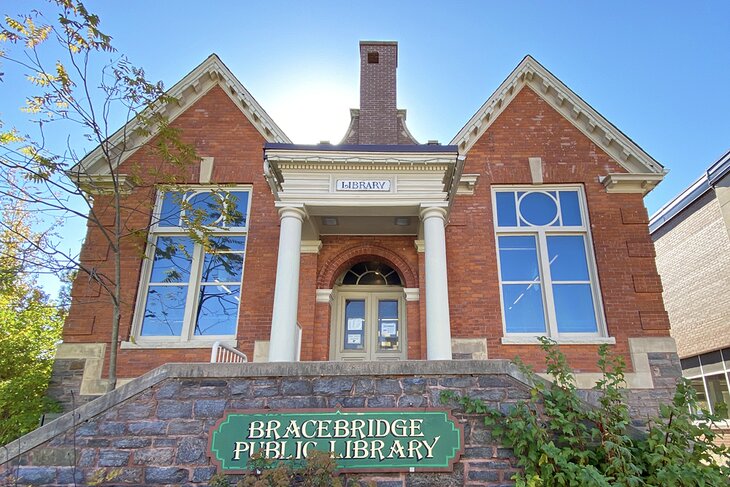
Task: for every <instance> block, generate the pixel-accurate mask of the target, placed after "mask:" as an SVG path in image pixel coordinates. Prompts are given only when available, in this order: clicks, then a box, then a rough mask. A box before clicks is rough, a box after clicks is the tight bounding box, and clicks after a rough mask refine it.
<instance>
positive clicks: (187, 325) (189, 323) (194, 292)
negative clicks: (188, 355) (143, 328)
mask: <svg viewBox="0 0 730 487" xmlns="http://www.w3.org/2000/svg"><path fill="white" fill-rule="evenodd" d="M204 250H205V249H203V246H202V245H201V244H199V243H195V244H194V247H193V262H192V263H191V265H190V281H189V282H188V295H187V300H186V306H185V317H184V318H183V329H182V332H181V333H180V338H181V339H182V340H190V339H191V338H192V337H193V333H194V330H195V310H196V309H197V308H198V299H199V297H200V279H201V273H202V269H203V258H204Z"/></svg>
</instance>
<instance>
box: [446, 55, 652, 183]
mask: <svg viewBox="0 0 730 487" xmlns="http://www.w3.org/2000/svg"><path fill="white" fill-rule="evenodd" d="M525 86H527V87H529V88H530V89H532V91H534V92H535V93H537V95H538V96H540V97H541V98H542V99H543V100H545V101H546V102H547V103H548V104H550V106H552V107H553V108H554V109H555V110H557V111H558V113H560V114H561V115H563V117H565V119H566V120H568V121H570V122H571V123H572V124H573V125H575V127H576V128H578V130H580V131H581V132H583V133H584V134H585V135H586V136H587V137H588V138H589V139H591V140H592V141H593V142H594V143H595V144H596V145H597V146H599V147H600V148H601V149H603V150H604V151H605V152H606V153H607V154H608V155H609V156H611V157H612V158H613V159H614V160H615V161H616V162H618V163H619V164H620V165H621V166H622V167H623V168H624V169H626V170H627V171H628V172H629V173H633V174H646V173H653V174H662V175H663V174H665V173H666V171H665V170H664V168H663V167H662V165H661V164H659V163H658V162H657V161H655V160H654V159H653V158H652V157H651V156H650V155H649V154H647V153H646V152H644V150H643V149H642V148H641V147H639V146H638V145H636V144H635V143H634V142H633V141H632V140H631V139H629V138H628V137H627V136H626V135H624V134H623V133H622V132H621V131H620V130H619V129H617V128H616V127H615V126H614V125H613V124H611V122H609V121H608V120H606V119H605V118H604V117H603V116H602V115H601V114H600V113H598V112H597V111H596V110H594V109H593V108H592V107H591V106H590V105H588V104H587V103H586V102H585V101H583V100H582V99H581V98H580V97H579V96H578V95H576V94H575V93H574V92H573V91H572V90H571V89H570V88H568V87H567V86H565V85H564V84H563V82H562V81H560V80H559V79H558V78H556V77H555V76H554V75H553V74H552V73H550V71H548V70H547V69H545V68H544V67H543V66H542V65H541V64H540V63H538V62H537V61H536V60H535V59H533V58H532V57H531V56H526V57H525V59H523V60H522V62H521V63H520V64H519V65H518V66H517V68H515V70H514V71H512V73H511V74H510V75H509V76H508V77H507V79H506V80H505V81H504V82H503V83H502V84H501V85H500V86H499V88H497V90H496V91H495V92H494V93H493V94H492V96H490V97H489V99H488V100H487V101H486V102H485V103H484V105H482V106H481V108H480V109H479V110H478V111H477V112H476V113H475V114H474V116H473V117H472V118H471V119H470V120H469V121H468V122H467V123H466V125H464V127H463V128H462V129H461V130H460V131H459V133H458V134H456V137H454V139H453V140H452V141H451V144H453V145H457V146H458V147H459V152H460V153H462V154H466V153H468V152H469V150H470V149H471V148H472V146H473V145H474V144H475V143H476V141H477V140H479V138H480V137H481V136H482V134H484V132H485V131H486V130H487V129H488V128H489V127H490V125H491V124H492V122H494V120H496V119H497V117H498V116H499V115H500V114H501V113H502V111H504V109H505V108H506V107H507V105H509V104H510V102H511V101H512V100H513V99H514V98H515V97H516V96H517V94H518V93H519V92H520V91H521V90H522V89H523V88H524V87H525Z"/></svg>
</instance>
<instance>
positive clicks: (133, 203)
mask: <svg viewBox="0 0 730 487" xmlns="http://www.w3.org/2000/svg"><path fill="white" fill-rule="evenodd" d="M172 125H173V126H174V127H176V128H178V129H181V130H182V134H183V140H184V141H185V142H188V143H191V144H192V145H194V147H195V149H196V151H197V153H198V155H199V156H201V157H213V158H214V166H213V174H212V180H211V181H212V183H228V184H236V183H237V184H247V185H251V186H252V187H253V193H252V202H251V214H250V217H249V221H250V232H249V237H248V240H247V249H246V251H247V259H246V262H245V265H244V276H245V277H244V279H243V288H242V291H241V294H242V296H245V299H243V300H242V305H241V311H240V315H239V326H238V339H239V343H241V348H242V349H243V351H244V352H245V353H247V354H248V355H249V356H252V355H253V344H254V341H255V340H268V339H269V333H270V328H271V310H272V304H273V289H274V281H275V276H276V258H277V251H278V242H279V229H278V223H279V218H278V215H277V212H276V209H275V208H274V200H273V196H272V194H271V191H270V189H269V187H268V185H267V184H266V182H265V180H264V178H263V177H262V176H261V171H262V169H261V164H262V162H261V161H262V159H261V158H262V151H263V144H264V139H263V137H262V136H261V135H260V134H259V132H258V131H257V130H256V129H255V128H254V127H253V125H251V123H250V122H249V121H248V119H247V118H246V117H245V116H244V114H243V113H242V112H241V111H240V109H239V108H238V107H237V106H236V105H235V104H234V103H233V102H232V101H231V99H230V98H229V97H228V96H227V95H226V94H225V92H224V91H223V90H222V89H220V88H219V87H216V88H213V89H212V90H211V91H210V92H209V93H207V94H206V95H204V96H203V97H202V98H201V99H200V100H198V101H197V102H196V103H195V104H194V105H193V106H191V107H190V108H189V109H188V110H186V111H185V112H184V113H183V114H182V115H181V116H180V117H178V118H177V119H176V120H175V121H174V122H173V124H172ZM153 144H154V141H153V142H151V144H150V146H152V145H153ZM158 170H162V171H163V173H164V172H168V173H169V172H170V171H169V169H168V168H164V167H160V163H159V159H158V158H156V157H155V156H154V154H152V153H151V152H150V151H148V150H146V149H145V148H143V149H141V150H139V151H138V152H137V153H135V154H134V155H133V156H132V157H130V159H128V160H127V161H125V163H124V165H123V167H122V170H121V172H122V173H124V172H129V173H136V174H139V175H140V176H143V179H144V185H143V186H139V187H137V188H136V189H135V190H134V191H133V193H132V194H131V195H129V196H127V197H126V198H125V204H126V205H127V206H128V207H129V209H128V210H126V211H125V214H124V215H123V218H122V220H123V221H124V222H125V224H126V227H127V229H128V230H130V231H135V230H139V229H145V228H147V227H148V226H149V222H150V210H151V208H152V206H153V204H154V197H155V189H156V188H155V183H156V182H157V181H159V180H163V181H164V178H163V177H162V176H157V177H158V178H159V179H157V180H156V179H155V177H152V176H151V175H153V174H155V171H158ZM198 174H199V168H198V166H197V164H194V165H191V166H188V167H184V168H182V169H181V170H179V171H177V179H176V181H177V182H178V183H185V182H189V183H196V182H197V180H198ZM94 211H95V212H97V213H98V214H99V215H100V219H101V220H102V221H104V222H106V223H108V224H111V222H112V218H113V214H112V212H111V211H109V207H108V199H107V198H104V197H96V198H95V204H94ZM103 242H104V239H103V237H102V235H101V232H100V230H99V229H97V228H94V227H90V228H89V233H88V235H87V238H86V243H85V244H84V247H83V250H82V260H83V262H84V263H85V264H86V265H88V266H89V267H93V268H95V270H96V271H97V272H98V273H99V274H100V275H103V274H105V273H106V274H108V275H113V273H112V269H113V261H112V257H113V256H112V253H111V252H110V251H109V250H108V245H106V244H104V243H103ZM144 246H145V235H144V234H142V235H140V236H138V237H135V238H129V239H126V240H125V242H124V244H123V246H122V289H123V296H122V303H123V304H122V310H121V311H122V313H121V326H120V339H121V340H128V339H129V337H130V333H131V327H132V313H133V310H134V306H135V303H136V299H137V291H138V283H139V279H140V272H141V268H142V262H143V259H142V255H143V253H144ZM72 298H73V300H72V305H71V310H70V313H69V316H68V319H67V321H66V326H65V328H64V335H63V340H64V342H66V343H93V342H103V341H106V342H107V343H108V342H109V337H110V334H111V331H110V330H111V314H112V307H111V305H110V299H109V295H108V294H106V293H105V292H104V291H103V290H101V289H100V288H99V285H98V284H95V283H94V282H93V281H90V279H89V276H88V275H84V274H83V273H79V277H78V278H77V279H76V281H75V282H74V286H73V290H72ZM209 356H210V350H209V349H208V350H205V349H167V350H155V351H154V353H150V351H149V350H121V351H120V354H119V362H118V370H119V373H118V375H119V377H136V376H138V375H141V374H143V373H145V372H147V371H149V370H151V369H152V368H154V367H156V366H159V365H162V364H164V363H168V362H201V361H207V360H208V359H209ZM107 360H108V354H107ZM106 371H107V365H105V366H104V373H105V374H106Z"/></svg>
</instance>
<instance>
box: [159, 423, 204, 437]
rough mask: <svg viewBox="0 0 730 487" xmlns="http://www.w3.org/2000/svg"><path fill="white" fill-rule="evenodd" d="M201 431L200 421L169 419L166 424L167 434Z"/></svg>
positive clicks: (201, 424)
mask: <svg viewBox="0 0 730 487" xmlns="http://www.w3.org/2000/svg"><path fill="white" fill-rule="evenodd" d="M202 431H203V423H202V421H196V420H178V421H170V422H169V424H168V426H167V434H168V435H195V434H199V433H201V432H202Z"/></svg>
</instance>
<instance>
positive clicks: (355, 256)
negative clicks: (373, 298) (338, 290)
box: [317, 244, 418, 289]
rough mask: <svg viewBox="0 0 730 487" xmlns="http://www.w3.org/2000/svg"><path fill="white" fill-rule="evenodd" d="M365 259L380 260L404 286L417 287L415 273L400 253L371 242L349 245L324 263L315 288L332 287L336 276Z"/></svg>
mask: <svg viewBox="0 0 730 487" xmlns="http://www.w3.org/2000/svg"><path fill="white" fill-rule="evenodd" d="M367 260H381V261H383V262H385V263H386V264H388V265H389V266H391V267H392V268H393V269H395V271H396V272H398V275H400V278H401V281H402V282H403V286H404V287H418V280H417V279H416V274H415V273H414V272H413V269H411V266H409V265H408V263H407V262H406V261H405V259H403V258H402V257H401V256H400V255H398V254H397V253H395V252H393V251H392V250H390V249H387V248H385V247H381V246H378V245H373V244H361V245H355V246H353V247H350V248H348V249H346V250H344V251H343V252H341V253H340V254H338V255H337V256H336V257H334V258H333V259H331V260H330V261H329V262H327V264H325V265H324V267H323V268H322V271H321V272H320V274H319V276H318V278H317V288H319V289H332V288H333V287H334V285H335V281H336V280H337V278H338V277H339V276H340V275H341V274H342V273H343V272H345V271H346V270H347V269H349V268H350V267H352V266H353V265H355V264H358V263H360V262H364V261H367Z"/></svg>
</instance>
